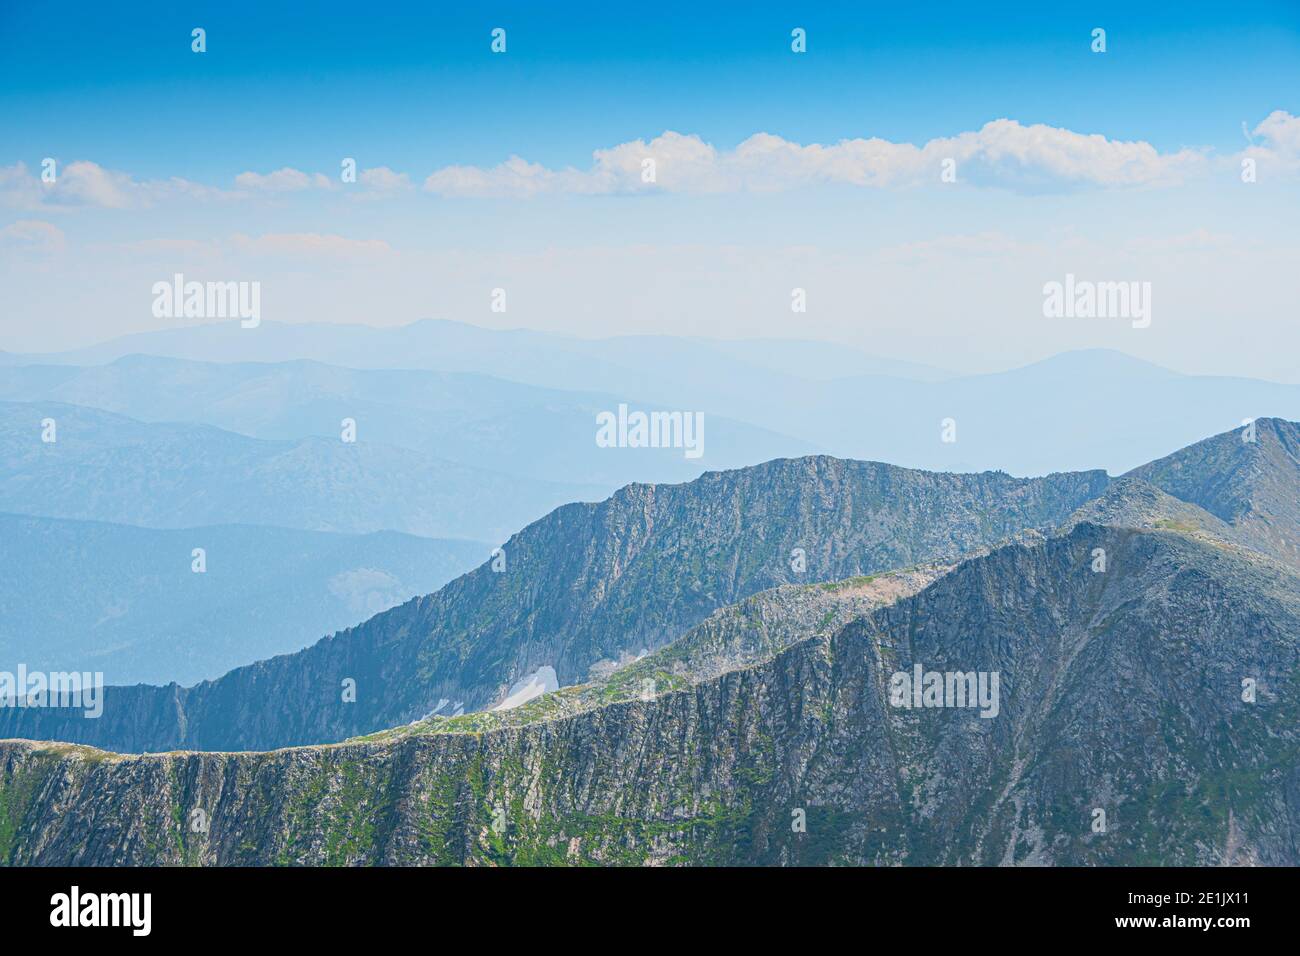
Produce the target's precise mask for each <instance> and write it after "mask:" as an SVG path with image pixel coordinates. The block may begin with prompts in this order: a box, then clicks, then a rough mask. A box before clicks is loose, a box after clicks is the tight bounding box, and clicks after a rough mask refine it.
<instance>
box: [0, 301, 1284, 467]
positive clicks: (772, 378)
mask: <svg viewBox="0 0 1300 956" xmlns="http://www.w3.org/2000/svg"><path fill="white" fill-rule="evenodd" d="M133 354H147V355H154V356H169V357H173V358H179V359H187V360H191V361H203V362H264V363H265V362H271V363H282V362H288V361H292V360H302V359H305V360H311V361H315V362H322V363H326V364H329V365H336V366H344V367H348V368H353V369H372V370H379V369H390V370H391V369H432V370H438V371H442V372H452V373H470V374H473V375H480V376H490V377H492V378H493V379H494V380H495V381H494V382H493V383H491V384H490V386H489V383H482V382H479V383H475V385H474V386H470V385H468V384H459V385H457V386H456V387H457V388H461V387H463V388H466V389H467V390H468V391H467V394H469V393H474V392H473V389H474V388H479V387H481V388H484V389H486V388H489V387H490V388H491V389H496V390H497V392H498V393H499V397H498V398H493V399H492V400H490V401H489V402H488V404H489V405H490V406H491V405H498V406H499V407H501V408H503V409H508V410H509V411H508V414H503V415H502V416H501V417H500V418H499V419H498V421H499V422H502V423H505V424H504V427H505V428H506V432H505V433H503V434H514V433H517V432H518V431H520V430H528V429H531V428H532V427H533V426H534V425H536V426H537V427H538V429H539V430H538V431H537V434H539V435H546V436H547V440H548V441H553V442H556V443H558V444H559V445H561V446H563V447H565V448H566V449H567V448H570V447H572V448H574V449H577V448H578V446H579V445H580V444H581V443H582V436H583V434H584V428H579V427H576V426H574V427H573V430H572V433H571V437H572V444H571V445H570V444H568V443H567V442H569V440H570V439H569V434H570V433H569V432H567V431H566V430H565V429H566V428H567V427H568V425H567V419H565V418H564V416H565V415H566V414H567V412H566V411H565V409H566V408H571V407H574V406H578V407H581V408H582V409H583V410H584V413H585V412H586V411H589V408H588V407H587V406H588V403H587V402H586V401H584V400H583V399H582V398H580V397H576V396H569V397H567V398H561V399H559V402H558V405H559V407H558V408H556V409H555V412H556V415H555V416H551V417H545V416H544V418H545V420H544V421H543V420H539V419H535V418H532V417H530V412H529V411H527V410H526V409H525V408H524V405H525V403H527V404H528V405H530V406H531V405H532V403H533V398H532V397H529V396H527V395H526V394H525V393H523V392H519V391H515V392H513V393H511V392H510V390H509V388H508V387H507V386H506V385H504V383H501V382H500V380H502V379H505V380H509V381H510V382H513V383H523V384H527V385H531V386H534V387H537V388H543V389H551V390H563V391H566V392H572V391H578V392H587V391H590V392H597V393H600V394H601V395H607V396H620V397H623V398H626V399H628V400H631V401H635V402H639V403H644V404H646V405H649V406H653V407H658V408H665V409H689V410H696V411H702V412H706V413H708V415H710V416H717V417H718V420H719V422H720V426H719V428H720V431H719V435H720V437H721V436H722V435H724V434H727V432H728V430H729V429H735V434H736V437H735V438H734V440H733V443H732V445H731V446H730V447H728V448H726V449H720V450H721V451H724V452H725V454H724V455H723V456H722V457H721V458H720V459H719V460H718V461H717V462H716V463H713V462H710V463H707V464H706V465H705V467H710V468H717V467H735V466H737V465H740V464H752V463H754V462H755V461H758V460H761V458H762V457H772V456H774V455H777V454H780V455H787V456H795V455H802V454H807V453H809V452H823V453H828V454H832V455H836V456H839V457H844V458H859V459H870V460H878V461H890V462H893V463H895V464H900V465H906V466H909V467H915V468H926V469H936V470H945V471H981V470H988V469H1005V470H1006V471H1009V472H1011V473H1013V474H1021V475H1041V474H1047V473H1049V472H1052V471H1062V470H1086V469H1088V468H1098V467H1100V468H1105V469H1107V470H1108V471H1110V472H1111V473H1113V474H1115V473H1121V472H1124V471H1128V470H1129V469H1131V468H1133V467H1136V466H1137V465H1140V464H1142V463H1143V462H1145V461H1150V460H1151V459H1153V458H1156V457H1158V456H1160V455H1163V454H1167V453H1168V452H1170V451H1172V450H1174V449H1176V448H1178V447H1181V446H1183V445H1186V444H1190V443H1191V442H1193V441H1196V440H1197V439H1199V438H1200V437H1202V436H1204V435H1206V434H1210V433H1214V432H1219V431H1223V430H1226V429H1228V428H1233V427H1235V426H1237V425H1239V424H1240V423H1241V421H1242V420H1244V419H1247V418H1253V417H1269V416H1272V417H1280V418H1286V419H1296V418H1300V385H1296V384H1279V383H1273V382H1262V381H1255V380H1251V379H1242V378H1226V377H1213V376H1195V375H1181V374H1178V373H1175V372H1171V371H1168V370H1166V369H1162V368H1160V367H1158V366H1155V365H1151V364H1149V363H1147V362H1143V361H1140V360H1138V359H1134V358H1131V357H1129V356H1126V355H1123V354H1122V353H1118V352H1111V351H1105V350H1091V351H1083V352H1070V353H1065V354H1063V355H1058V356H1056V357H1054V358H1050V359H1046V360H1044V361H1042V362H1038V363H1035V364H1033V365H1029V366H1026V367H1024V368H1018V369H1012V370H1008V371H1005V372H1000V373H996V374H990V375H965V376H954V375H952V374H951V373H945V372H943V371H941V370H938V369H933V368H929V367H926V366H920V365H915V364H911V363H905V362H895V361H891V360H886V359H878V358H874V357H872V356H868V355H865V354H863V353H861V352H860V351H857V350H854V349H850V348H844V347H841V346H836V345H832V344H828V343H815V342H806V341H788V342H787V341H781V340H771V339H764V340H749V341H740V342H723V341H717V340H707V339H691V338H675V337H671V336H621V337H615V338H608V339H576V338H571V337H567V336H562V335H556V334H552V333H544V332H533V331H527V330H513V331H493V330H488V329H483V328H478V327H476V326H471V325H464V324H461V323H456V322H448V321H434V320H429V321H423V322H416V323H413V324H411V325H406V326H400V327H396V328H387V329H376V328H371V327H368V326H359V325H351V326H348V325H326V324H304V325H286V324H276V323H271V322H264V323H262V325H261V326H259V327H258V328H256V329H242V328H240V327H239V325H238V323H222V324H210V325H202V326H195V327H187V328H177V329H170V330H166V331H160V332H148V333H142V334H138V335H132V336H125V337H123V338H119V339H115V340H113V341H110V342H107V343H104V344H102V345H98V346H93V347H90V348H86V349H78V350H74V351H71V352H66V353H61V354H59V355H45V356H11V357H10V358H11V361H12V362H16V363H26V364H45V365H50V364H73V365H96V364H103V363H107V362H114V361H117V360H119V359H122V358H124V357H126V356H129V355H133ZM14 374H15V373H14V372H13V371H12V370H11V371H10V372H9V373H6V376H5V377H8V376H9V375H14ZM299 374H301V373H299ZM277 375H278V373H275V372H273V371H268V376H269V379H270V381H269V382H268V383H267V384H266V385H265V388H266V395H267V401H268V410H267V420H268V421H274V420H275V418H276V415H277V414H278V408H279V403H281V402H283V401H284V400H285V398H284V396H285V395H286V394H288V393H289V392H288V390H287V389H285V388H284V387H283V386H280V385H277V384H275V383H276V380H277V379H276V376H277ZM37 377H38V378H39V377H40V376H39V375H38V376H37ZM318 377H325V376H324V375H323V373H322V375H320V376H318ZM199 378H202V376H199ZM146 381H147V379H146ZM83 387H85V388H90V389H91V393H90V394H93V388H92V386H89V385H87V386H83ZM94 387H98V386H94ZM103 387H104V388H105V389H108V388H109V387H108V386H103ZM204 387H206V385H202V384H197V385H196V388H197V389H199V391H200V392H201V391H202V389H203V388H204ZM393 387H394V388H400V387H399V386H393ZM69 388H72V386H69ZM516 388H517V386H516ZM365 389H367V390H372V391H371V393H372V394H374V393H379V394H383V393H386V392H387V391H388V389H389V386H387V385H385V384H380V383H367V384H366V385H365ZM0 391H2V392H3V393H4V394H7V395H9V396H10V397H19V396H16V395H14V394H13V393H12V391H8V390H0ZM69 394H72V393H71V392H70V393H69ZM87 394H88V393H87V392H85V391H83V392H80V393H78V397H79V398H83V399H86V400H89V398H87ZM109 394H110V396H111V395H112V392H111V390H110V391H109ZM476 394H484V393H483V392H481V391H480V392H478V393H476ZM51 397H54V396H53V394H51ZM356 397H357V398H358V399H360V398H361V397H362V396H361V395H360V394H358V395H357V396H356ZM160 398H161V394H160V396H159V398H153V399H148V398H146V401H147V402H152V403H153V405H154V407H156V408H158V409H159V411H158V412H157V413H156V414H164V412H163V411H162V409H164V408H165V407H166V405H165V403H164V402H163V401H161V400H160ZM552 398H556V397H555V396H552ZM24 400H28V399H27V397H24ZM63 400H65V401H73V402H76V403H79V402H77V400H76V399H74V398H71V397H68V398H64V399H63ZM111 400H112V398H110V399H105V401H109V402H110V403H111ZM604 400H605V399H601V401H604ZM189 404H192V403H189ZM97 407H106V408H111V407H114V406H112V405H111V404H108V405H100V406H97ZM426 407H427V406H426ZM123 410H124V409H123ZM334 410H336V409H333V410H331V412H330V414H331V415H332V414H333V411H334ZM129 414H143V416H144V417H146V418H154V417H155V415H154V414H146V413H143V412H141V411H140V406H139V404H138V403H137V405H136V411H135V412H130V413H129ZM216 414H224V412H218V413H216ZM579 417H581V416H579ZM722 419H729V420H731V422H732V423H748V424H749V425H751V426H754V427H755V428H757V429H760V430H761V431H759V432H758V433H757V434H754V433H750V432H746V431H744V430H743V429H741V427H740V426H739V425H738V424H731V423H728V424H727V425H726V426H725V427H723V426H722V425H721V420H722ZM945 419H953V420H955V422H956V439H957V440H956V441H955V442H944V441H942V440H941V422H943V421H944V420H945ZM205 420H207V419H205ZM510 422H528V425H527V426H526V427H524V428H513V429H512V428H511V427H510V425H509V423H510ZM583 425H584V427H586V430H587V431H590V428H589V427H588V423H586V422H585V421H584V422H583ZM229 427H232V428H235V429H236V430H240V429H239V428H238V427H237V426H236V425H235V424H234V421H233V420H232V421H231V422H230V426H229ZM372 427H373V426H372ZM312 433H315V432H312ZM550 436H556V437H554V438H552V437H550ZM781 436H785V437H781ZM512 440H513V439H512ZM782 442H786V443H788V445H781V443H782ZM399 443H400V442H399ZM538 444H541V442H540V441H539V442H538ZM778 446H780V447H778ZM525 447H528V446H525ZM787 448H788V450H786V449H787ZM475 450H476V451H477V449H475ZM733 450H734V452H735V453H736V454H735V455H732V454H731V452H732V451H733ZM751 451H752V452H759V453H760V457H755V458H751V459H748V460H736V459H737V458H742V457H743V455H744V454H746V453H748V452H751ZM639 458H640V459H641V460H639V461H637V462H636V466H638V467H641V466H644V467H645V468H646V469H647V470H646V471H642V472H641V473H639V474H638V475H636V477H637V478H638V479H639V480H681V479H683V478H689V477H694V476H695V475H694V473H691V474H686V473H681V474H673V475H663V477H662V478H660V477H659V475H658V474H657V473H652V471H653V469H656V468H658V467H659V466H660V462H659V461H658V460H657V459H658V456H645V455H643V456H639ZM493 460H494V461H499V460H500V458H499V456H498V458H495V459H493ZM580 461H581V462H582V464H583V467H588V466H594V467H595V468H597V469H598V471H597V472H596V474H601V473H604V471H605V469H604V466H600V465H593V463H591V462H590V461H589V460H588V459H586V458H585V457H584V458H582V459H580ZM472 463H480V462H472ZM620 474H622V475H623V479H622V480H625V479H626V478H627V477H629V476H627V475H626V472H620ZM549 477H552V478H553V479H555V480H564V481H573V480H579V481H581V480H582V479H581V478H577V479H575V477H574V475H573V474H572V473H571V472H559V471H554V470H552V471H551V472H550V473H549ZM608 490H610V489H609V488H607V489H606V491H608Z"/></svg>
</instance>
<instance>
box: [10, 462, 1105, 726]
mask: <svg viewBox="0 0 1300 956" xmlns="http://www.w3.org/2000/svg"><path fill="white" fill-rule="evenodd" d="M1107 482H1108V479H1107V477H1106V475H1105V474H1104V473H1101V472H1089V473H1080V474H1061V475H1052V476H1048V477H1046V478H1039V479H1019V478H1012V477H1011V476H1009V475H1006V474H1002V473H985V474H979V475H949V474H929V473H925V472H916V471H909V470H907V469H902V468H896V467H893V466H889V465H882V464H877V463H872V462H850V461H841V460H838V459H832V458H802V459H793V460H791V459H782V460H777V461H772V462H768V463H766V464H764V465H759V466H755V467H753V468H745V469H740V470H737V471H730V472H710V473H708V474H706V475H704V476H703V477H701V478H699V479H698V480H696V481H693V482H690V483H689V484H684V485H668V486H663V485H631V486H629V487H627V488H624V489H623V490H621V491H620V492H618V493H617V494H615V495H614V496H613V497H612V498H610V499H608V500H607V501H604V502H601V503H599V504H574V505H566V506H565V507H562V508H559V509H557V510H555V511H554V512H552V513H551V514H549V515H547V516H546V518H544V519H543V520H540V521H538V522H536V523H534V524H532V525H530V526H529V527H527V528H525V529H524V530H523V531H522V532H520V533H519V534H517V535H515V536H514V537H513V538H512V539H511V540H510V541H509V542H508V543H507V545H506V546H505V554H504V558H505V563H504V570H503V571H500V572H498V571H495V570H493V566H492V564H491V563H489V564H485V565H484V566H482V567H479V568H477V569H476V570H474V571H473V572H471V573H469V574H467V575H465V576H463V577H461V578H458V579H457V580H455V581H453V582H451V583H450V584H448V585H447V586H446V587H444V588H443V589H442V590H441V591H439V592H438V593H436V594H433V595H429V596H427V597H423V598H420V599H417V600H414V601H411V602H408V603H407V604H404V605H402V606H401V607H398V608H394V609H393V610H391V611H387V612H385V613H383V614H380V615H377V616H376V617H374V618H372V619H371V620H369V621H367V622H366V623H365V624H363V625H361V626H359V627H354V628H351V629H349V630H347V631H343V632H340V633H339V634H336V635H334V636H333V637H330V638H327V639H325V640H323V641H320V642H319V643H317V644H316V645H314V646H312V647H311V648H308V649H306V650H304V651H302V652H299V653H297V654H293V655H287V656H282V657H277V658H273V659H271V660H267V661H262V662H260V663H257V664H253V665H251V666H248V667H243V668H240V669H238V670H235V671H232V672H231V673H230V674H227V675H226V676H224V677H222V678H221V679H219V680H216V681H212V682H207V683H203V684H200V685H198V686H196V687H193V688H181V687H178V686H175V685H172V686H168V687H129V688H111V689H110V690H109V691H108V693H107V695H106V698H105V705H104V714H103V716H102V717H100V718H99V719H95V720H87V719H84V718H82V717H81V715H80V711H69V710H67V709H52V708H49V709H7V710H5V709H0V737H25V738H30V739H45V740H66V741H73V742H80V743H90V744H94V745H96V746H104V747H108V748H111V749H115V750H124V751H140V750H165V749H172V748H176V747H190V748H195V749H203V750H209V749H222V750H234V749H266V748H271V747H277V746H287V745H293V744H307V743H322V742H328V741H336V740H341V739H344V738H346V737H349V736H354V735H357V734H364V733H370V732H372V731H376V730H381V729H384V728H387V727H393V726H396V725H399V724H404V723H408V722H409V721H412V720H415V719H418V718H421V717H423V716H426V715H428V714H430V713H431V712H433V711H435V710H438V711H440V712H442V713H451V712H454V711H455V710H457V709H459V708H464V709H465V710H474V709H478V708H482V707H487V706H490V705H492V704H493V703H495V702H498V701H500V700H501V699H502V698H503V697H504V696H505V693H506V691H507V689H508V688H509V687H510V685H511V684H512V683H514V682H515V681H517V680H519V679H520V678H521V677H524V676H526V675H529V674H532V673H533V672H535V671H537V670H538V669H539V668H541V667H544V666H546V667H551V668H554V670H555V671H556V672H557V674H558V677H559V682H560V684H561V686H564V685H568V684H573V683H576V682H579V681H581V680H584V679H585V678H586V677H587V676H588V674H589V672H590V670H591V668H592V667H593V665H602V666H607V664H608V662H617V661H619V660H621V659H624V658H626V657H627V656H629V655H634V654H636V653H638V652H639V651H641V650H642V649H649V650H653V649H655V648H658V647H661V646H663V645H664V644H667V643H668V642H670V641H672V640H674V639H675V638H677V637H679V636H681V634H682V633H684V632H685V631H686V630H687V629H688V628H690V627H691V626H693V625H695V624H697V623H699V622H700V621H702V620H703V619H704V618H706V617H707V616H708V615H709V614H710V613H711V612H712V611H714V610H715V609H717V608H719V607H722V606H724V605H727V604H731V603H734V602H736V601H737V600H740V599H742V598H744V597H747V596H749V595H751V594H754V593H755V592H757V591H761V590H765V589H767V588H771V587H774V586H776V585H779V584H785V583H795V582H800V581H831V580H838V579H841V578H845V577H849V576H852V575H859V574H870V573H873V572H877V571H881V570H888V569H894V568H903V567H907V566H910V565H914V564H920V563H925V562H931V561H945V560H952V559H955V558H956V557H958V556H960V555H962V554H963V553H968V552H971V551H973V550H976V549H978V548H980V547H982V546H987V545H990V544H993V543H995V542H998V541H1000V540H1002V539H1004V538H1007V537H1009V536H1011V535H1014V534H1017V533H1018V532H1020V531H1021V530H1022V529H1025V528H1043V529H1048V528H1052V527H1055V526H1056V525H1058V524H1060V523H1061V522H1062V521H1064V520H1065V519H1066V518H1067V517H1068V516H1069V515H1070V514H1071V513H1072V512H1073V511H1074V510H1075V509H1076V508H1078V507H1079V505H1081V504H1082V503H1083V502H1085V501H1087V500H1088V499H1090V498H1092V497H1095V496H1096V495H1097V494H1098V493H1099V492H1100V491H1101V490H1102V489H1103V488H1104V487H1105V486H1106V484H1107ZM796 551H798V554H796ZM792 556H793V557H792ZM498 566H499V565H498ZM346 681H354V682H355V690H356V694H355V700H354V701H353V700H345V699H344V696H345V695H344V693H343V691H342V688H343V687H344V683H345V682H346Z"/></svg>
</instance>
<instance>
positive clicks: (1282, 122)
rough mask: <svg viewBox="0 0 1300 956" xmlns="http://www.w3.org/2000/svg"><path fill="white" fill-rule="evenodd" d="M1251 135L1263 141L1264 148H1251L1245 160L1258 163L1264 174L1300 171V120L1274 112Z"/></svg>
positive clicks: (1296, 117) (1281, 112)
mask: <svg viewBox="0 0 1300 956" xmlns="http://www.w3.org/2000/svg"><path fill="white" fill-rule="evenodd" d="M1251 135H1252V136H1258V137H1259V138H1260V139H1262V140H1263V141H1264V142H1263V145H1260V144H1258V143H1256V144H1254V145H1252V146H1251V147H1250V148H1248V149H1246V150H1245V151H1243V153H1242V156H1243V157H1251V158H1253V159H1255V160H1256V161H1257V162H1258V163H1259V164H1260V166H1262V167H1264V169H1265V170H1268V169H1269V168H1270V167H1271V168H1272V169H1275V170H1279V171H1281V172H1283V173H1294V172H1297V171H1300V116H1292V115H1291V114H1290V113H1288V112H1286V111H1285V110H1274V111H1273V112H1272V113H1270V114H1268V116H1267V117H1265V118H1264V121H1263V122H1262V123H1260V124H1259V125H1258V126H1256V127H1255V128H1254V129H1253V130H1251Z"/></svg>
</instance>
